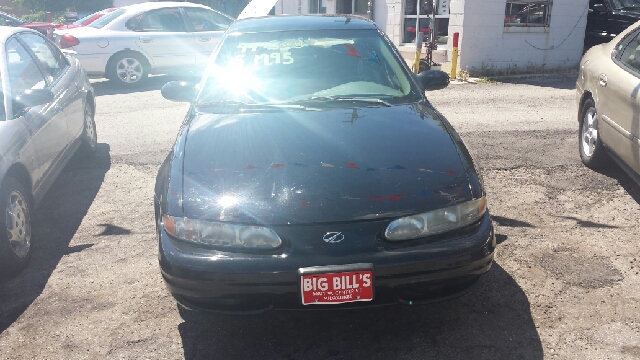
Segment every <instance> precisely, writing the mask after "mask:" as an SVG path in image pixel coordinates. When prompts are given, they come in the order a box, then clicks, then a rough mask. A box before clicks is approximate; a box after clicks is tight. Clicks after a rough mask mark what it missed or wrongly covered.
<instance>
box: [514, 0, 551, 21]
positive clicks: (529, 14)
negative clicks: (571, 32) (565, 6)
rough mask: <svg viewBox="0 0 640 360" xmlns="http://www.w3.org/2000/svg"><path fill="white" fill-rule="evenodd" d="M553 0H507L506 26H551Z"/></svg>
mask: <svg viewBox="0 0 640 360" xmlns="http://www.w3.org/2000/svg"><path fill="white" fill-rule="evenodd" d="M551 4H552V0H545V1H515V0H514V1H512V0H508V1H507V8H506V10H505V14H504V26H549V20H550V18H551Z"/></svg>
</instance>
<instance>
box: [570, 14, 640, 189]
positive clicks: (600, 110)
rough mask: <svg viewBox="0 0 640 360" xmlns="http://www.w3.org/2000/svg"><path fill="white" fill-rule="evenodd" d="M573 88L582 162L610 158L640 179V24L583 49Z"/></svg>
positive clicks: (600, 163)
mask: <svg viewBox="0 0 640 360" xmlns="http://www.w3.org/2000/svg"><path fill="white" fill-rule="evenodd" d="M576 89H577V97H578V121H579V123H580V135H579V136H580V138H579V147H580V157H581V158H582V162H583V163H584V164H585V165H586V166H588V167H590V168H592V169H596V168H599V167H602V166H603V165H606V164H607V163H608V162H610V159H611V158H613V159H614V160H615V161H616V162H617V163H618V164H619V165H620V166H621V167H622V168H623V169H625V170H626V171H627V172H628V173H630V175H632V177H634V178H635V179H640V176H638V174H639V173H640V139H639V138H640V22H637V23H635V24H634V25H632V26H631V27H629V28H628V29H626V30H625V31H624V32H622V33H621V34H619V35H618V36H616V37H615V38H614V39H613V40H611V41H610V42H609V43H606V44H602V45H597V46H594V47H592V48H591V49H590V50H589V51H587V53H586V54H585V55H584V57H583V58H582V61H581V62H580V75H579V77H578V81H577V83H576Z"/></svg>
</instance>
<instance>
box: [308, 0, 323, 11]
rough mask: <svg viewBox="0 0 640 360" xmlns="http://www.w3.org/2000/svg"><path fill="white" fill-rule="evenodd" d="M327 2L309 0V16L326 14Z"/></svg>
mask: <svg viewBox="0 0 640 360" xmlns="http://www.w3.org/2000/svg"><path fill="white" fill-rule="evenodd" d="M326 13H327V0H309V14H326Z"/></svg>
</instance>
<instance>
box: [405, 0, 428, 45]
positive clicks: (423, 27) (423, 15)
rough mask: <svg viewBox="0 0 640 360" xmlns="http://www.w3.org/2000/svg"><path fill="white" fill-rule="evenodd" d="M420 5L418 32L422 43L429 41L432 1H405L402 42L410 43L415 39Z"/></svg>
mask: <svg viewBox="0 0 640 360" xmlns="http://www.w3.org/2000/svg"><path fill="white" fill-rule="evenodd" d="M418 5H420V31H421V32H422V33H423V35H424V38H423V39H424V41H425V42H426V41H429V39H430V37H429V36H430V35H431V16H432V15H433V0H405V1H404V19H403V29H404V34H403V36H402V42H404V43H410V42H413V41H415V38H416V30H417V29H416V22H417V18H418Z"/></svg>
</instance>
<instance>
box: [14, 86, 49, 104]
mask: <svg viewBox="0 0 640 360" xmlns="http://www.w3.org/2000/svg"><path fill="white" fill-rule="evenodd" d="M53 98H54V96H53V93H52V92H51V90H49V89H28V90H25V91H24V92H23V93H22V94H20V95H18V96H17V97H16V98H15V99H14V101H15V102H16V104H17V105H18V106H20V107H22V108H30V107H33V106H39V105H44V104H48V103H50V102H52V101H53Z"/></svg>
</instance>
